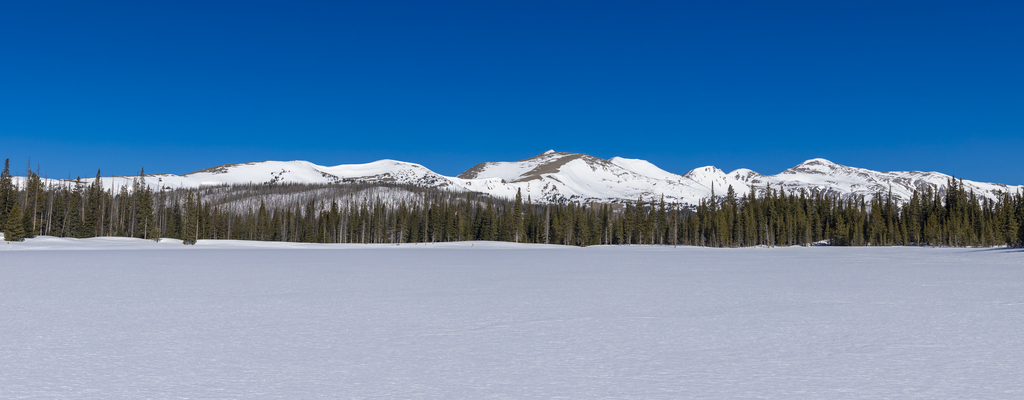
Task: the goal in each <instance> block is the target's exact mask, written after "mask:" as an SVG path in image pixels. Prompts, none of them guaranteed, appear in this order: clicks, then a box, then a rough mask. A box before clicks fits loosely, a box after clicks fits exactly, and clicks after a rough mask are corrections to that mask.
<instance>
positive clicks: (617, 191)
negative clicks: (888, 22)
mask: <svg viewBox="0 0 1024 400" xmlns="http://www.w3.org/2000/svg"><path fill="white" fill-rule="evenodd" d="M93 179H94V178H88V179H82V180H81V181H82V182H83V183H91V182H92V181H93ZM100 179H101V182H102V184H103V186H104V187H105V188H108V189H115V190H116V189H118V188H120V187H122V186H128V187H131V185H132V183H133V181H134V180H135V179H136V177H132V176H119V177H101V178H100ZM144 179H145V183H146V184H147V185H149V186H150V187H151V188H154V189H164V188H167V189H175V188H195V187H203V186H215V185H232V184H271V185H272V184H289V183H295V184H340V183H346V182H359V183H397V184H409V185H416V186H423V187H433V188H438V189H443V190H455V191H470V192H477V193H485V194H488V195H492V196H496V197H504V198H511V197H513V196H515V194H516V193H517V192H521V193H522V195H523V197H524V198H527V197H528V198H529V199H531V200H532V201H534V202H538V203H561V202H602V203H622V202H632V201H636V200H637V199H645V201H650V200H651V199H661V198H664V199H665V201H666V202H669V203H677V204H682V205H686V206H693V205H696V204H698V203H699V202H700V201H701V200H702V199H706V198H708V197H710V196H711V194H712V192H713V193H714V194H715V195H716V197H720V196H723V195H725V193H726V191H727V188H728V187H729V186H732V187H733V190H734V191H735V192H736V194H737V195H739V196H743V195H747V194H749V193H750V191H751V190H757V191H758V192H763V191H764V190H765V188H766V187H768V186H769V185H770V186H771V187H772V188H774V189H776V190H784V191H785V192H787V193H799V192H801V191H803V192H805V193H808V194H813V193H824V194H828V195H836V196H840V197H842V198H849V197H851V196H863V197H864V198H865V199H866V200H870V199H871V198H873V197H874V196H875V195H876V194H877V193H889V192H891V193H892V195H893V197H894V199H895V200H896V201H898V202H901V203H902V202H907V201H909V200H910V197H911V195H912V193H913V191H914V190H915V189H917V190H919V191H923V190H925V189H928V188H930V189H932V190H933V191H935V192H938V193H942V192H943V191H944V190H945V189H944V188H945V186H946V184H947V182H948V180H949V179H952V176H950V175H946V174H943V173H939V172H921V171H888V172H882V171H873V170H868V169H864V168H857V167H850V166H845V165H840V164H837V163H834V162H832V161H829V160H827V159H824V158H812V159H808V160H806V161H803V162H801V163H799V164H797V165H795V166H793V167H791V168H788V169H786V170H784V171H782V172H779V173H778V174H775V175H763V174H761V173H758V172H756V171H753V170H750V169H746V168H738V169H735V170H733V171H730V172H725V171H723V170H722V169H719V168H717V167H714V166H703V167H698V168H694V169H691V170H690V171H687V172H686V173H684V174H676V173H673V172H669V171H666V170H663V169H661V168H659V167H658V166H656V165H654V164H653V163H651V162H649V161H646V160H641V159H629V158H624V157H612V158H610V159H607V160H605V159H601V158H597V157H594V156H590V155H587V154H582V153H564V152H556V151H554V150H548V151H545V152H543V153H541V154H538V155H536V156H533V157H530V158H526V159H523V160H519V161H491V162H483V163H480V164H477V165H475V166H473V167H471V168H469V169H467V170H466V171H465V172H463V173H461V174H459V175H457V176H454V177H449V176H444V175H441V174H438V173H436V172H434V171H432V170H430V169H429V168H427V167H425V166H423V165H420V164H415V163H410V162H404V161H398V160H388V159H384V160H378V161H374V162H370V163H364V164H341V165H336V166H322V165H317V164H314V163H311V162H308V161H301V160H294V161H258V162H246V163H232V164H224V165H219V166H214V167H210V168H205V169H201V170H198V171H194V172H190V173H187V174H183V175H173V174H154V175H146V176H145V177H144ZM962 182H963V183H964V186H965V188H966V189H967V190H971V191H974V192H975V193H976V194H977V195H978V196H980V197H982V198H988V199H992V200H995V199H996V198H997V197H998V196H999V194H1000V193H1002V192H1010V193H1014V192H1017V191H1019V190H1024V185H1022V186H1011V185H1004V184H998V183H986V182H975V181H970V180H962ZM752 188H753V189H752Z"/></svg>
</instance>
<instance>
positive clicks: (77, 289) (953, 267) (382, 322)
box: [0, 238, 1024, 399]
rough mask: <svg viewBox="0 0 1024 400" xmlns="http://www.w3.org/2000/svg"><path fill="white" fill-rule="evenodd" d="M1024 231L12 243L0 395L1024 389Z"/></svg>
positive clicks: (880, 393)
mask: <svg viewBox="0 0 1024 400" xmlns="http://www.w3.org/2000/svg"><path fill="white" fill-rule="evenodd" d="M1021 377H1024V251H1022V250H1020V249H933V248H829V247H811V248H751V249H707V248H683V247H680V248H671V247H651V246H643V247H639V246H632V247H590V248H575V247H558V246H541V245H515V244H508V243H452V244H434V245H402V246H372V245H337V246H335V245H301V244H281V243H251V242H213V241H201V242H200V243H199V244H198V245H196V246H182V245H180V244H174V243H160V244H156V243H153V242H146V241H141V240H133V239H116V238H97V239H86V240H74V239H56V238H37V239H30V240H29V241H27V242H24V243H14V244H7V243H5V242H0V398H4V399H16V398H74V399H110V398H130V399H137V398H189V399H211V398H287V399H300V398H372V399H392V398H428V399H429V398H446V399H451V398H465V399H471V398H472V399H475V398H509V399H522V398H575V399H593V398H637V399H650V398H672V399H675V398H707V399H722V398H773V399H793V398H807V399H845V398H865V399H877V398H991V399H1007V398H1024V378H1021Z"/></svg>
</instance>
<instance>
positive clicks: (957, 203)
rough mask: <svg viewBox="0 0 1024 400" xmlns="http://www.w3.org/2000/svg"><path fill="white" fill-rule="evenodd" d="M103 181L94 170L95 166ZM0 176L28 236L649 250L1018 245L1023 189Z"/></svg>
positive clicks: (14, 231)
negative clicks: (671, 188)
mask: <svg viewBox="0 0 1024 400" xmlns="http://www.w3.org/2000/svg"><path fill="white" fill-rule="evenodd" d="M97 178H99V173H97ZM23 182H24V184H19V185H15V184H14V181H13V178H12V176H11V174H10V169H9V166H8V165H7V164H6V163H5V167H4V170H3V172H2V175H0V230H2V231H3V232H4V234H5V238H6V240H7V241H18V240H21V239H23V238H26V237H32V236H35V235H50V236H58V237H76V238H86V237H96V236H124V237H135V238H144V239H159V238H161V237H167V238H177V239H181V240H183V241H184V242H185V243H186V244H190V243H195V241H196V240H199V239H236V240H266V241H288V242H313V243H392V244H400V243H424V242H446V241H468V240H493V241H509V242H522V243H550V244H563V245H574V246H589V245H602V244H618V245H624V244H659V245H694V246H711V247H744V246H792V245H811V244H825V245H837V246H894V245H903V246H955V247H962V246H1014V247H1015V246H1021V245H1022V244H1024V229H1021V227H1020V225H1021V223H1022V222H1024V195H1022V194H1021V193H1004V194H1003V195H1002V196H1001V198H1000V199H999V200H998V201H991V200H988V199H984V198H981V197H979V196H975V195H974V194H973V193H971V192H969V191H966V190H965V189H964V188H963V186H962V185H961V184H960V183H959V182H958V181H957V180H955V179H951V180H949V182H948V184H947V186H946V187H945V188H941V189H940V190H938V191H933V190H925V191H921V192H915V193H914V195H913V197H912V199H911V200H910V201H909V202H907V203H905V204H898V203H896V202H895V201H893V200H892V197H891V196H888V195H887V194H886V193H878V194H877V195H876V196H874V198H873V199H872V200H870V201H865V200H864V199H863V198H859V197H856V196H854V197H850V198H846V199H842V198H839V197H838V196H829V195H824V194H822V193H807V192H799V193H785V192H784V191H781V190H778V189H775V188H772V187H770V186H766V187H757V188H753V189H755V190H752V191H750V194H749V195H746V196H737V195H736V193H735V191H734V189H733V188H732V187H729V188H727V189H726V191H725V193H724V194H722V195H717V196H715V195H713V196H712V197H711V198H708V199H705V200H703V201H701V202H700V204H698V205H696V206H692V207H681V206H677V205H674V204H666V202H665V201H664V200H663V199H659V198H647V199H645V198H638V199H636V200H635V201H633V202H628V203H621V204H596V203H591V204H580V203H571V202H566V203H563V204H534V203H533V202H532V201H531V200H530V199H529V198H526V199H524V198H522V196H520V195H517V196H516V198H515V199H500V198H493V197H490V196H487V195H483V194H475V193H468V194H467V193H458V192H450V191H444V190H437V189H427V188H422V187H416V186H411V185H397V184H373V185H371V184H360V183H343V184H331V185H288V184H274V185H268V184H252V185H234V186H213V187H203V188H199V189H167V188H165V189H161V190H153V189H152V188H150V187H148V186H146V185H144V184H142V183H141V182H142V181H141V180H140V179H136V180H135V184H134V185H132V187H121V188H118V189H112V188H108V189H104V188H103V187H102V186H101V184H100V180H99V179H96V180H93V181H92V182H91V183H85V182H82V181H81V180H60V181H55V180H44V179H42V178H40V176H39V175H38V173H34V172H32V171H28V173H27V177H26V178H25V179H24V180H23Z"/></svg>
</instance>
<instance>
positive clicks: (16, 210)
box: [4, 202, 25, 242]
mask: <svg viewBox="0 0 1024 400" xmlns="http://www.w3.org/2000/svg"><path fill="white" fill-rule="evenodd" d="M21 218H22V215H21V207H19V206H18V202H14V206H13V207H12V208H11V210H10V211H9V212H8V213H7V221H6V224H5V225H4V240H6V241H8V242H20V241H21V240H22V239H24V238H25V226H24V225H22V222H21Z"/></svg>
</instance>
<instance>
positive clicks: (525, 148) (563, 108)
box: [0, 0, 1024, 184]
mask: <svg viewBox="0 0 1024 400" xmlns="http://www.w3.org/2000/svg"><path fill="white" fill-rule="evenodd" d="M635 3H636V2H601V1H558V2H551V1H544V2H539V1H538V2H532V1H516V2H481V1H465V2H450V1H446V2H389V1H375V2H301V3H297V2H269V1H219V2H188V1H174V2H163V1H146V2H138V1H124V2H114V1H100V2H95V3H89V2H61V1H45V0H43V1H33V2H15V3H11V4H6V5H5V6H4V11H3V13H0V35H2V37H3V39H2V41H0V43H2V44H0V46H2V48H0V50H2V51H0V143H2V144H0V149H2V151H0V157H4V158H8V157H9V158H11V162H12V167H13V169H14V170H15V173H16V174H18V175H21V174H24V169H25V165H26V163H27V162H28V159H29V157H31V162H32V165H33V168H35V167H36V166H37V165H38V166H39V168H40V169H41V171H42V172H43V173H45V174H47V175H49V176H50V177H67V176H72V177H74V176H83V177H84V176H92V175H94V174H95V173H96V169H98V168H100V169H102V170H103V174H104V175H125V174H135V173H137V172H138V170H139V168H140V167H145V169H146V171H147V172H152V173H156V172H169V173H176V174H181V173H187V172H191V171H194V170H198V169H202V168H207V167H211V166H215V165H220V164H226V163H233V162H248V161H261V160H292V159H302V160H308V161H311V162H314V163H318V164H323V165H336V164H349V163H362V162H369V161H374V160H377V159H382V158H391V159H398V160H403V161H410V162H416V163H420V164H423V165H425V166H427V167H428V168H431V169H433V170H434V171H436V172H438V173H442V174H445V175H456V174H458V173H460V172H462V171H464V170H466V169H468V168H470V167H472V166H473V165H475V164H476V163H479V162H483V161H513V160H518V159H523V158H528V157H531V156H533V155H536V154H538V153H541V152H543V151H545V150H548V149H555V150H558V151H568V152H580V153H587V154H591V155H594V156H597V157H602V158H610V157H613V156H622V157H628V158H642V159H646V160H649V161H651V162H653V163H655V164H656V165H658V166H660V167H662V168H664V169H666V170H668V171H672V172H676V173H685V172H686V171H688V170H690V169H692V168H696V167H699V166H704V165H715V166H718V167H720V168H722V169H725V170H726V171H729V170H732V169H735V168H741V167H743V168H751V169H753V170H755V171H758V172H761V173H764V174H774V173H778V172H780V171H782V170H784V169H786V168H789V167H791V166H793V165H796V164H798V163H800V162H802V161H804V160H806V159H809V158H815V157H823V158H827V159H830V160H832V161H835V162H838V163H840V164H845V165H851V166H857V167H864V168H870V169H875V170H885V171H887V170H925V171H940V172H944V173H949V174H955V175H957V176H959V177H963V178H965V179H971V180H979V181H989V182H999V183H1007V184H1024V168H1022V167H1021V165H1022V160H1024V73H1022V72H1021V71H1024V23H1021V22H1020V21H1021V18H1022V17H1024V5H1022V4H1024V3H1021V2H1010V1H987V2H986V1H976V2H970V3H968V2H943V1H929V2H900V1H895V2H893V1H887V2H876V1H861V2H820V1H814V2H811V1H808V2H644V3H643V4H635Z"/></svg>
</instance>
